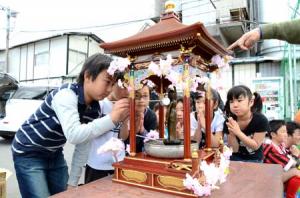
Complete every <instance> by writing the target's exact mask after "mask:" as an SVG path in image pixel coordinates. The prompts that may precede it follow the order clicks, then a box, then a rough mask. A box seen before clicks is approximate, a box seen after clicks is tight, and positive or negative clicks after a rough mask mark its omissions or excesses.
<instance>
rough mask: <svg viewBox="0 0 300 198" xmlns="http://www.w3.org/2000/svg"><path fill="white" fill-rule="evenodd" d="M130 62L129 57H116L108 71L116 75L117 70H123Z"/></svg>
mask: <svg viewBox="0 0 300 198" xmlns="http://www.w3.org/2000/svg"><path fill="white" fill-rule="evenodd" d="M129 64H130V61H129V60H128V58H116V59H114V60H113V61H111V63H110V65H109V67H108V70H107V73H109V74H110V75H114V73H115V72H116V71H120V72H123V71H125V69H126V68H127V67H128V65H129Z"/></svg>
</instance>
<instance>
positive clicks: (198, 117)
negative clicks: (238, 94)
mask: <svg viewBox="0 0 300 198" xmlns="http://www.w3.org/2000/svg"><path fill="white" fill-rule="evenodd" d="M211 96H212V97H211V98H212V102H211V107H210V108H211V109H212V110H211V115H210V116H211V132H212V136H211V142H212V147H218V146H219V143H220V140H221V139H222V136H223V125H224V121H225V118H224V116H223V112H222V110H221V109H220V108H219V104H220V98H219V94H218V92H217V91H216V90H214V89H211ZM194 100H195V107H196V111H195V112H192V113H191V136H192V138H193V140H195V141H197V142H198V143H199V147H200V148H201V147H203V146H205V93H204V92H198V93H196V94H195V99H194Z"/></svg>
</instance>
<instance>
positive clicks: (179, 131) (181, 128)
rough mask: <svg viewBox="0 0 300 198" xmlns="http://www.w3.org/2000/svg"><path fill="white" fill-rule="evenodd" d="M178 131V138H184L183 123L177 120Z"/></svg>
mask: <svg viewBox="0 0 300 198" xmlns="http://www.w3.org/2000/svg"><path fill="white" fill-rule="evenodd" d="M176 133H177V138H179V139H182V138H183V125H182V123H181V122H177V124H176Z"/></svg>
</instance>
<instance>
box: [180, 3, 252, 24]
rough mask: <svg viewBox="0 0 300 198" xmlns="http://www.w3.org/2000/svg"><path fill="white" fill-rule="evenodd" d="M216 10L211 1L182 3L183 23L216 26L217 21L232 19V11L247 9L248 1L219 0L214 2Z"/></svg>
mask: <svg viewBox="0 0 300 198" xmlns="http://www.w3.org/2000/svg"><path fill="white" fill-rule="evenodd" d="M213 3H214V4H215V6H216V9H215V8H214V7H213V5H212V4H211V2H210V0H201V1H195V0H183V1H182V21H183V23H184V24H192V23H196V22H202V23H203V24H205V25H209V24H215V23H216V19H217V18H219V17H221V19H229V18H230V12H229V11H230V9H234V8H242V7H246V8H247V0H219V1H213Z"/></svg>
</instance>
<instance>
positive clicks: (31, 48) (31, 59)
mask: <svg viewBox="0 0 300 198" xmlns="http://www.w3.org/2000/svg"><path fill="white" fill-rule="evenodd" d="M34 48H35V46H34V44H33V43H32V44H29V45H28V51H27V71H26V73H27V75H26V76H27V79H33V78H34V76H33V70H34V67H33V63H34Z"/></svg>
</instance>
